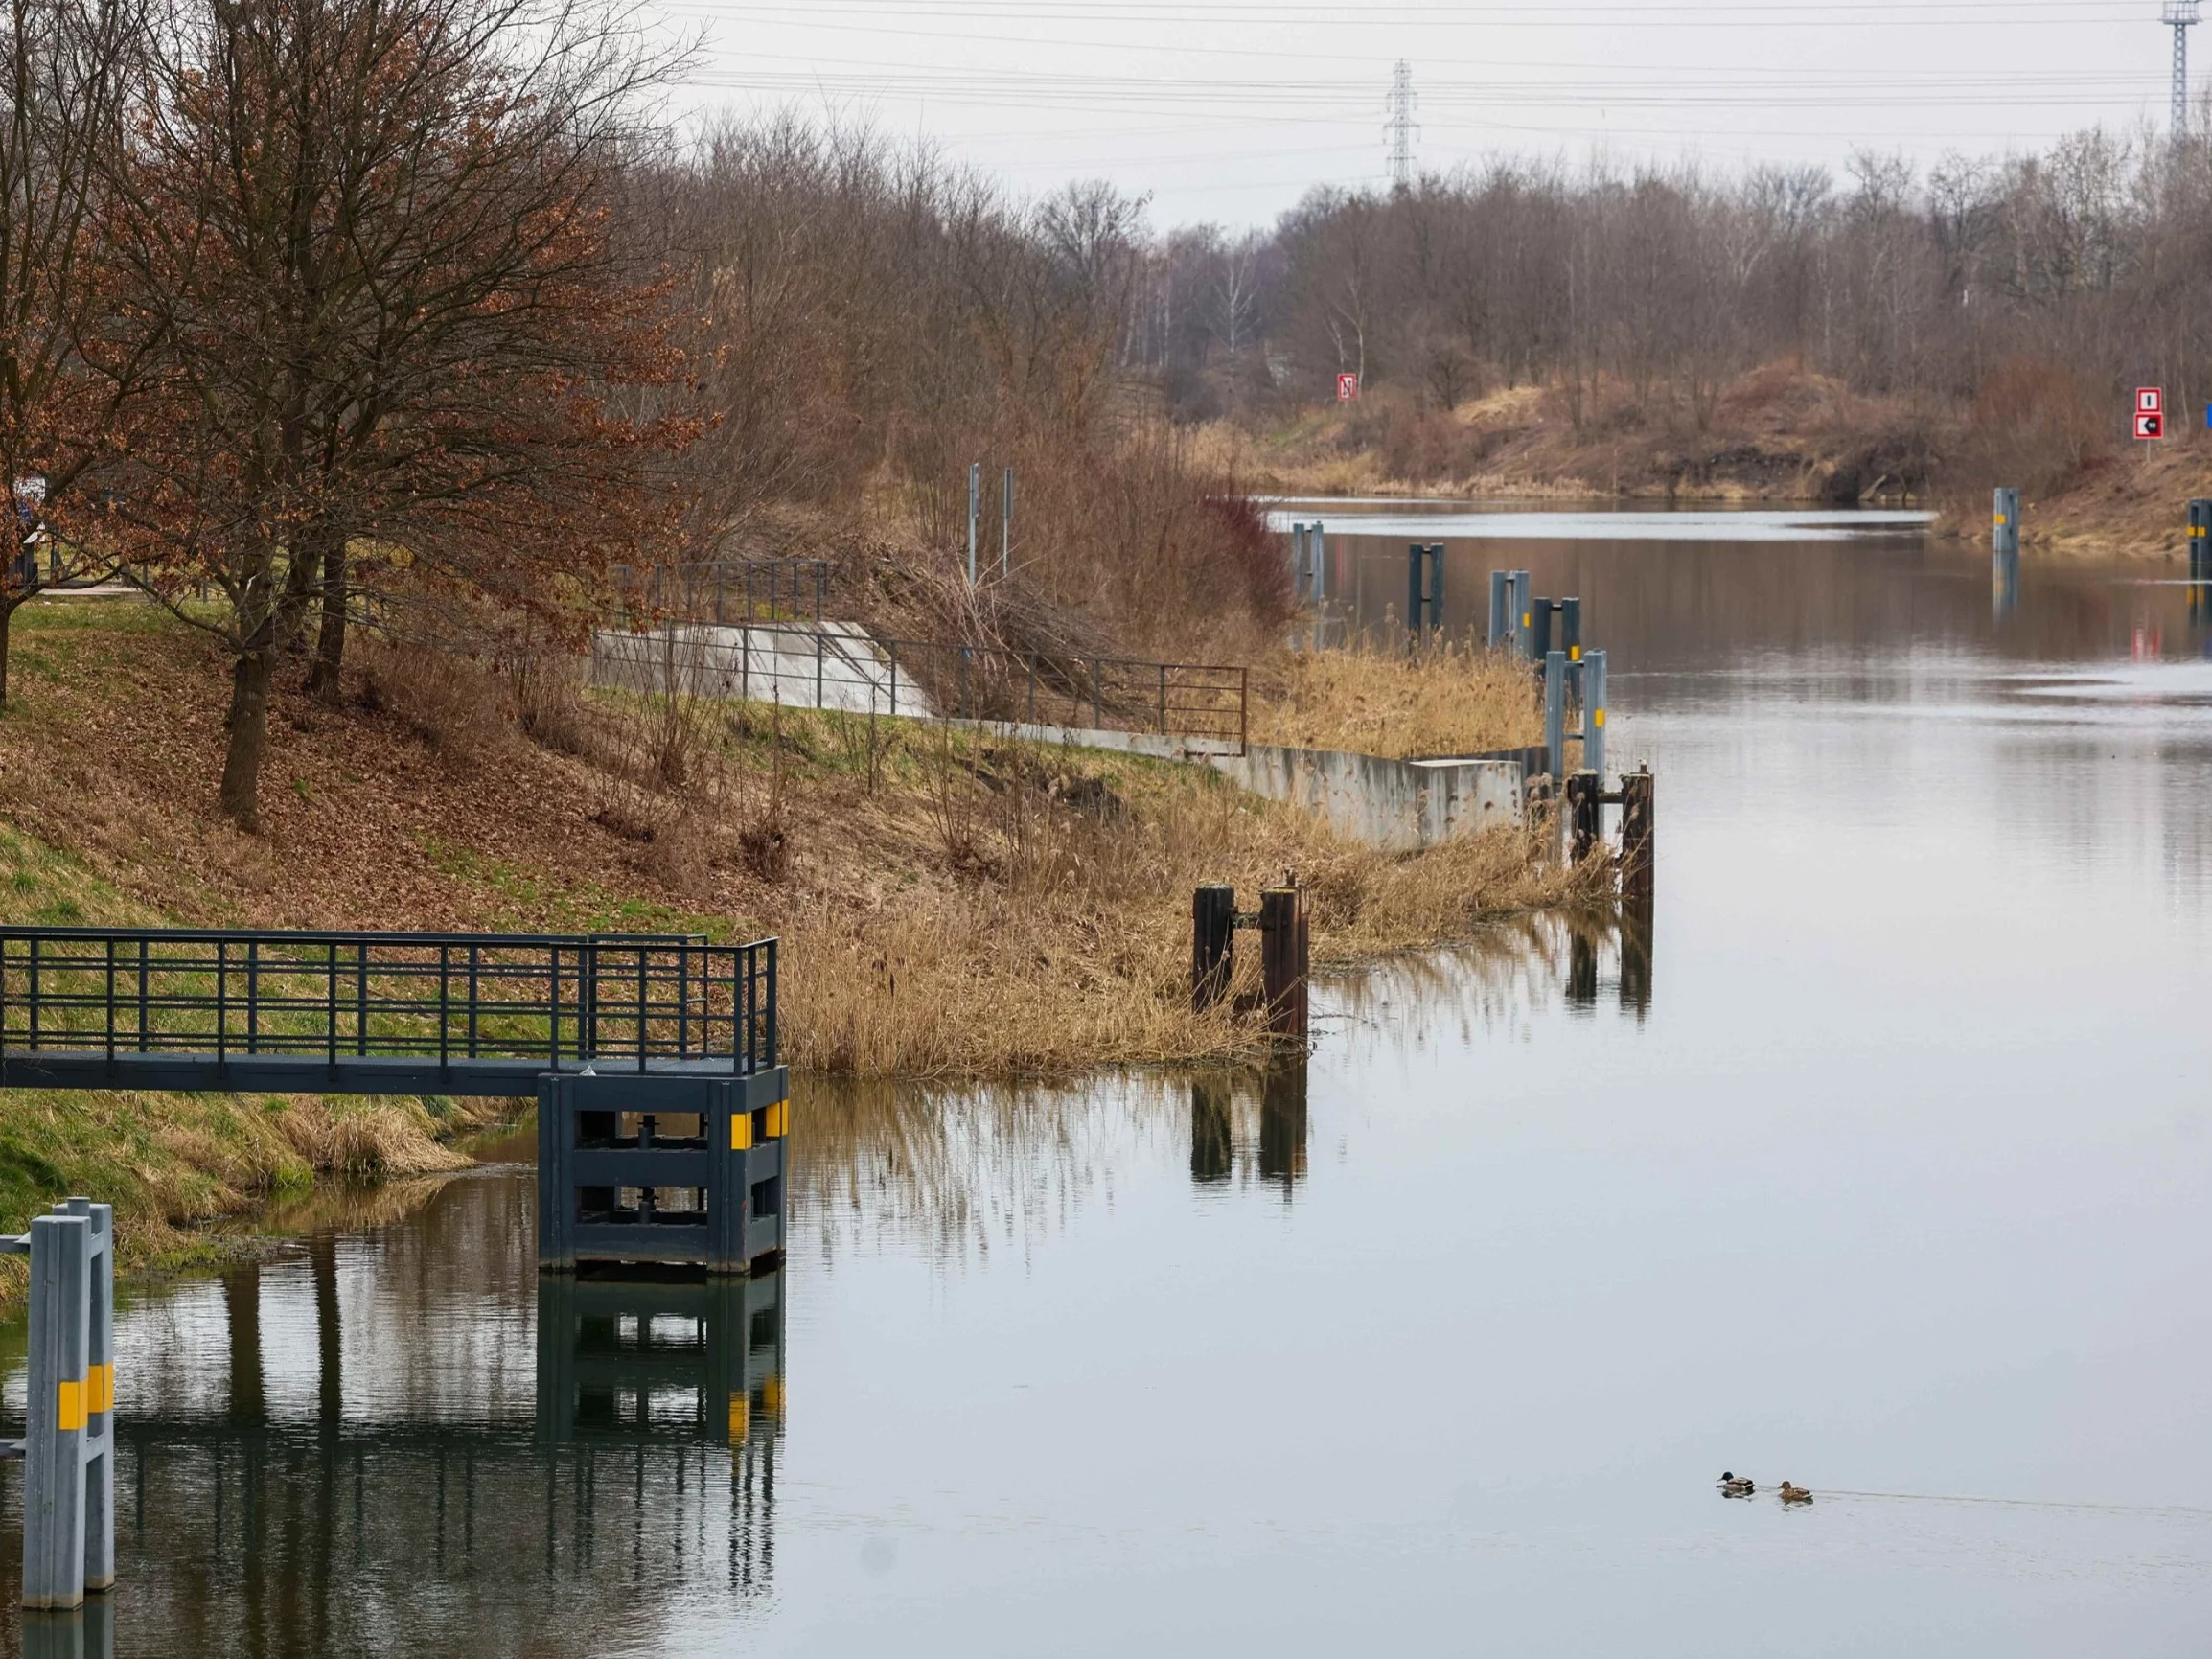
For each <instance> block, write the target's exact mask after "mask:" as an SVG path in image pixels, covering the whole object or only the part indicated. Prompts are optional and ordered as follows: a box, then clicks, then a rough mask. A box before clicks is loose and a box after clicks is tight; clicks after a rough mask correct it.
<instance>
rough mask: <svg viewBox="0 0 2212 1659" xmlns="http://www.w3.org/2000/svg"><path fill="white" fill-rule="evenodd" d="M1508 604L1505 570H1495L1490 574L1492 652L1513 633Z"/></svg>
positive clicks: (1490, 634) (1489, 639) (1490, 638)
mask: <svg viewBox="0 0 2212 1659" xmlns="http://www.w3.org/2000/svg"><path fill="white" fill-rule="evenodd" d="M1507 604H1508V595H1507V592H1506V573H1505V572H1504V571H1503V570H1493V571H1491V572H1490V632H1489V638H1488V645H1489V648H1490V649H1491V650H1492V651H1495V650H1497V648H1498V647H1499V646H1500V645H1502V644H1504V643H1505V641H1506V637H1507V635H1508V634H1509V633H1510V632H1511V630H1510V629H1509V628H1508V627H1507V616H1506V606H1507Z"/></svg>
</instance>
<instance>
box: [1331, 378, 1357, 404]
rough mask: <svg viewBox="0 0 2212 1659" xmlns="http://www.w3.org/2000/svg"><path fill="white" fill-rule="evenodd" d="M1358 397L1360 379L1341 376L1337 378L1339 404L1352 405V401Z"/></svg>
mask: <svg viewBox="0 0 2212 1659" xmlns="http://www.w3.org/2000/svg"><path fill="white" fill-rule="evenodd" d="M1358 396H1359V377H1358V376H1357V375H1339V376H1337V378H1336V401H1337V402H1338V403H1350V402H1351V401H1352V399H1354V398H1356V397H1358Z"/></svg>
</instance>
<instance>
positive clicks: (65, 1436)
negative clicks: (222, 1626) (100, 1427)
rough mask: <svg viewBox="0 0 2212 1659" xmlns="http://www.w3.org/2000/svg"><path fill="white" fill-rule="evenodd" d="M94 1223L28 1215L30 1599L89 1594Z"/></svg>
mask: <svg viewBox="0 0 2212 1659" xmlns="http://www.w3.org/2000/svg"><path fill="white" fill-rule="evenodd" d="M91 1232H92V1226H91V1223H90V1222H89V1221H87V1220H86V1219H85V1218H84V1217H83V1216H81V1215H39V1216H34V1217H33V1218H32V1221H31V1354H30V1360H31V1365H30V1382H29V1385H28V1387H27V1389H26V1391H25V1401H24V1411H23V1417H24V1431H25V1432H24V1438H23V1604H24V1605H25V1606H26V1607H47V1608H52V1607H76V1606H80V1605H81V1604H82V1602H83V1601H84V1441H85V1403H86V1402H85V1383H86V1377H85V1368H86V1365H87V1363H88V1359H89V1351H90V1347H91V1335H92V1333H91V1329H90V1318H89V1315H90V1312H91V1308H90V1298H89V1297H88V1296H87V1294H86V1292H87V1289H88V1283H87V1281H88V1279H90V1276H91V1266H92V1262H91V1248H90V1247H91Z"/></svg>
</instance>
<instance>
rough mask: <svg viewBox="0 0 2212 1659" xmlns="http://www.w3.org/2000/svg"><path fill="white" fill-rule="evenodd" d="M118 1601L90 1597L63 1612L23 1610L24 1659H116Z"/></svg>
mask: <svg viewBox="0 0 2212 1659" xmlns="http://www.w3.org/2000/svg"><path fill="white" fill-rule="evenodd" d="M114 1655H115V1602H114V1601H112V1600H111V1599H110V1598H108V1597H105V1596H88V1597H86V1598H85V1601H84V1605H83V1606H81V1607H72V1608H70V1609H69V1610H68V1611H67V1612H62V1613H41V1612H35V1611H33V1610H32V1609H30V1608H28V1607H27V1608H25V1609H24V1611H23V1659H114Z"/></svg>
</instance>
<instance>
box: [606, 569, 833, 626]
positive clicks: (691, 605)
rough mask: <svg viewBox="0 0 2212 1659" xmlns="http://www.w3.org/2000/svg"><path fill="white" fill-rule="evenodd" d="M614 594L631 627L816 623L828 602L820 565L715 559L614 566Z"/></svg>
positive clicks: (826, 571)
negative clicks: (665, 622)
mask: <svg viewBox="0 0 2212 1659" xmlns="http://www.w3.org/2000/svg"><path fill="white" fill-rule="evenodd" d="M613 577H614V590H615V595H616V597H617V599H618V600H619V601H620V605H621V610H622V613H623V616H624V617H625V619H626V620H629V621H631V622H633V623H635V622H639V621H646V620H653V619H668V618H675V619H678V620H680V621H684V622H714V623H725V624H726V623H733V622H790V621H797V620H805V619H811V620H813V621H816V622H819V621H820V620H821V618H822V608H823V607H824V606H825V605H827V604H828V602H829V591H830V565H829V561H828V560H826V559H716V560H709V561H706V562H704V563H701V564H694V565H615V566H614V570H613Z"/></svg>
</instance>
